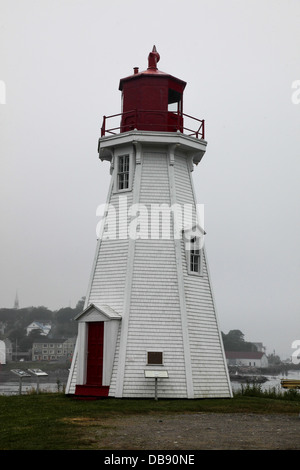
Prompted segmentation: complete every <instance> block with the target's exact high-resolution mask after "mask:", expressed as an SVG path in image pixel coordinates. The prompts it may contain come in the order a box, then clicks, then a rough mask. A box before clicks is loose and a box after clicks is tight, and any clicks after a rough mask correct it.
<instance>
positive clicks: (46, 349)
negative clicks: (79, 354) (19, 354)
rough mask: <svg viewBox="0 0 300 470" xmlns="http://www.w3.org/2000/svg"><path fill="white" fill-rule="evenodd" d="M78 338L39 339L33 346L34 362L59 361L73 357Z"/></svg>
mask: <svg viewBox="0 0 300 470" xmlns="http://www.w3.org/2000/svg"><path fill="white" fill-rule="evenodd" d="M75 342H76V337H74V338H68V339H53V338H51V339H37V340H36V341H35V342H34V343H33V345H32V360H33V361H57V360H60V359H70V360H71V358H72V356H73V353H74V348H75Z"/></svg>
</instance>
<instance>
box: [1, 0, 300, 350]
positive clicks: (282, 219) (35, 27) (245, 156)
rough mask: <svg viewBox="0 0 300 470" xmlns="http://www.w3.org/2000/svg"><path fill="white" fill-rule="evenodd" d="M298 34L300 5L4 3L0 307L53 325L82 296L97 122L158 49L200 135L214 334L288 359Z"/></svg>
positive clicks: (103, 183) (103, 184)
mask: <svg viewBox="0 0 300 470" xmlns="http://www.w3.org/2000/svg"><path fill="white" fill-rule="evenodd" d="M299 24H300V3H299V1H298V0H290V1H288V2H287V1H286V0H251V1H243V0H226V1H224V0H195V1H193V0H186V1H185V2H181V1H176V0H173V1H169V0H163V1H157V0H153V1H152V2H151V3H149V2H143V1H134V0H127V1H126V2H125V1H121V0H111V1H110V2H104V1H101V0H100V1H99V0H39V1H38V0H36V1H35V0H26V1H24V0H0V35H1V36H0V57H1V68H0V81H1V82H2V83H4V84H5V89H6V102H5V104H0V126H1V127H0V133H1V134H0V138H1V140H0V154H1V159H0V165H1V166H0V187H1V198H0V214H1V225H0V227H1V231H0V237H1V239H0V240H1V244H0V260H1V265H0V266H1V268H0V276H1V282H0V307H13V304H14V299H15V295H16V291H18V296H19V300H20V306H21V307H26V306H30V305H33V306H38V305H45V306H46V307H49V308H50V309H58V308H61V307H64V306H69V305H71V306H72V307H74V306H75V305H76V303H77V301H78V300H79V299H80V298H81V296H84V295H85V294H86V290H87V286H88V281H89V277H90V271H91V266H92V262H93V257H94V252H95V247H96V224H97V222H98V219H97V217H96V209H97V206H98V205H99V204H103V203H105V201H106V196H107V191H108V186H109V181H110V174H109V165H108V163H107V162H106V163H105V162H101V161H100V160H99V159H98V155H97V141H98V138H99V136H100V126H101V121H102V116H103V115H104V114H106V115H110V114H115V113H119V112H120V110H121V108H120V98H121V96H120V91H119V90H118V86H119V80H120V78H123V77H126V76H128V75H131V74H132V73H133V67H135V66H137V67H139V68H140V70H145V69H146V68H147V57H148V53H149V52H150V50H151V49H152V46H153V45H154V44H155V45H156V48H157V50H158V52H159V54H160V62H159V63H158V68H159V69H160V70H162V71H164V72H167V73H170V74H172V75H175V76H176V77H178V78H180V79H182V80H184V81H186V82H187V86H186V89H185V92H184V101H183V104H184V112H185V113H187V114H190V115H192V116H196V117H198V118H199V119H205V121H206V139H207V141H208V146H207V151H206V154H205V156H204V158H203V160H202V162H201V163H200V165H199V166H198V167H197V168H195V171H194V172H193V179H194V185H195V189H196V193H197V198H198V203H201V204H204V205H205V230H206V232H207V236H206V241H205V243H206V249H207V255H208V261H209V266H210V271H211V277H212V284H213V290H214V295H215V300H216V306H217V313H218V318H219V323H220V327H221V330H222V331H224V332H225V333H228V331H229V330H230V329H240V330H241V331H242V332H243V333H244V334H245V340H246V341H254V342H263V343H264V345H265V346H266V347H267V353H268V354H270V353H272V352H273V351H274V350H275V352H276V353H277V354H280V355H282V356H283V357H287V356H289V355H291V353H292V352H293V350H292V349H291V344H292V342H293V341H294V340H296V339H299V338H300V324H299V310H300V309H299V307H300V289H299V287H300V252H299V238H300V237H299V232H300V230H299V229H300V223H299V199H300V198H299V192H300V191H299V173H300V171H299V170H300V163H299V158H300V143H299V130H300V126H299V124H300V103H299V104H297V103H295V102H293V100H292V96H293V92H295V90H294V89H293V88H292V84H293V83H294V82H295V81H297V80H300V55H299V44H300V28H299ZM298 96H299V97H300V94H299V95H298ZM0 101H1V100H0Z"/></svg>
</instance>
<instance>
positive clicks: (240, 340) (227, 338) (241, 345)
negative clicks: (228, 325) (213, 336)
mask: <svg viewBox="0 0 300 470" xmlns="http://www.w3.org/2000/svg"><path fill="white" fill-rule="evenodd" d="M244 336H245V335H244V333H242V332H241V331H240V330H230V331H229V333H228V334H227V335H226V334H224V333H223V332H222V338H223V344H224V349H225V350H226V351H256V350H257V348H256V346H255V345H254V344H253V343H250V342H247V341H245V340H244Z"/></svg>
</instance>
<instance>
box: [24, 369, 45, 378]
mask: <svg viewBox="0 0 300 470" xmlns="http://www.w3.org/2000/svg"><path fill="white" fill-rule="evenodd" d="M28 370H29V372H31V373H32V374H34V375H37V376H38V377H40V376H43V375H48V374H47V373H46V372H43V371H42V370H41V369H28Z"/></svg>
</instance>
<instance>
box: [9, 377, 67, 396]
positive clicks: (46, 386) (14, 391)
mask: <svg viewBox="0 0 300 470" xmlns="http://www.w3.org/2000/svg"><path fill="white" fill-rule="evenodd" d="M64 385H65V384H62V383H60V384H59V390H58V384H57V383H47V382H45V383H44V382H42V380H40V383H39V387H38V388H39V391H40V392H51V393H56V392H58V391H62V389H63V386H64ZM33 391H37V382H25V380H23V381H22V387H21V394H22V395H26V394H28V393H31V392H33ZM19 393H20V384H19V382H5V383H1V384H0V395H19Z"/></svg>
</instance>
